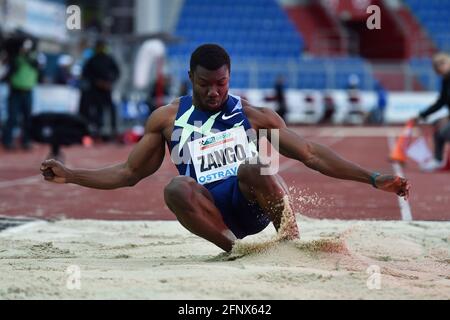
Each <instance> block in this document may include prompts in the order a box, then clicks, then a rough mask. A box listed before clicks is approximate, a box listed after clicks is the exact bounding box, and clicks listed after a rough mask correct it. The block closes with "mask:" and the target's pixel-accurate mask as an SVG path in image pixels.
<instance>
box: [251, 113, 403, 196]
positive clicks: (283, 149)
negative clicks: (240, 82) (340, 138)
mask: <svg viewBox="0 0 450 320" xmlns="http://www.w3.org/2000/svg"><path fill="white" fill-rule="evenodd" d="M252 113H255V115H254V116H253V117H252V118H253V120H254V121H253V122H254V123H256V124H257V126H256V128H255V129H270V131H271V133H270V135H269V136H268V137H267V138H269V139H273V138H274V137H278V139H279V150H278V151H279V152H280V153H281V154H282V155H284V156H286V157H288V158H291V159H296V160H298V161H301V162H303V163H304V164H305V165H306V166H307V167H309V168H311V169H313V170H316V171H319V172H321V173H323V174H324V175H327V176H330V177H333V178H337V179H344V180H353V181H358V182H363V183H368V184H374V186H375V187H377V188H379V189H381V190H385V191H389V192H394V193H396V194H397V195H399V196H404V197H408V192H409V183H408V181H407V180H406V179H404V178H401V177H397V176H393V175H374V173H373V172H371V171H368V170H366V169H364V168H362V167H361V166H359V165H357V164H355V163H353V162H351V161H348V160H346V159H344V158H342V157H340V156H339V155H338V154H336V153H335V152H334V151H333V150H331V149H330V148H328V147H326V146H324V145H321V144H318V143H315V142H311V141H308V140H306V139H303V138H302V137H300V136H299V135H298V134H297V133H295V132H294V131H292V130H290V129H289V128H287V126H286V124H285V123H284V121H283V120H282V119H281V118H280V117H279V116H278V115H277V114H276V113H275V112H273V111H272V110H270V109H264V108H263V109H261V110H257V111H255V110H254V111H252ZM257 113H259V115H258V114H257ZM256 118H257V120H256V121H255V119H256ZM274 129H275V130H274Z"/></svg>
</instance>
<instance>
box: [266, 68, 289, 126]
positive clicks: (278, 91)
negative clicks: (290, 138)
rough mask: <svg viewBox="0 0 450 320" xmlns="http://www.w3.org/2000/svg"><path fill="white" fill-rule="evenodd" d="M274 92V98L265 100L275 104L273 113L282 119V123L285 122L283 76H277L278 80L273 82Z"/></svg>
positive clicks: (270, 97) (285, 109)
mask: <svg viewBox="0 0 450 320" xmlns="http://www.w3.org/2000/svg"><path fill="white" fill-rule="evenodd" d="M274 92H275V95H274V96H269V97H266V98H265V100H266V101H275V102H276V104H277V106H276V110H275V111H276V112H277V113H278V114H279V115H280V117H281V118H283V120H284V121H286V113H287V106H286V95H285V81H284V77H283V76H278V78H277V79H276V80H275V84H274Z"/></svg>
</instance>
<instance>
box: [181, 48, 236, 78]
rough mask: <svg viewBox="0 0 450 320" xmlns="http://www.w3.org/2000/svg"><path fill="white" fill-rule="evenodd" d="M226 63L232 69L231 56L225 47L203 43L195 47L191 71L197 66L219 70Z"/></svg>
mask: <svg viewBox="0 0 450 320" xmlns="http://www.w3.org/2000/svg"><path fill="white" fill-rule="evenodd" d="M224 65H226V66H227V67H228V70H229V71H231V62H230V56H229V55H228V53H227V52H226V51H225V49H224V48H222V47H221V46H219V45H217V44H213V43H207V44H203V45H201V46H200V47H198V48H197V49H195V51H194V52H193V53H192V55H191V62H190V68H191V72H195V68H197V66H202V67H203V68H206V69H208V70H217V69H219V68H221V67H222V66H224Z"/></svg>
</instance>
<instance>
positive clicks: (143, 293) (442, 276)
mask: <svg viewBox="0 0 450 320" xmlns="http://www.w3.org/2000/svg"><path fill="white" fill-rule="evenodd" d="M297 219H298V223H299V226H300V231H301V240H298V241H290V242H283V243H274V242H270V240H271V239H272V238H273V237H274V236H275V232H274V230H273V227H272V226H269V227H268V228H267V229H266V230H265V231H263V232H262V233H261V234H259V235H257V236H253V237H249V238H247V239H245V240H244V241H243V242H242V243H239V244H238V245H237V246H236V247H235V249H234V250H233V252H232V253H231V254H224V253H223V252H222V251H221V250H220V249H219V248H217V247H215V246H214V245H212V244H210V243H208V242H206V241H204V240H202V239H200V238H198V237H196V236H194V235H191V234H190V233H189V232H187V231H186V230H184V229H183V228H182V227H181V226H180V225H179V224H178V223H177V222H167V221H165V222H147V221H146V222H112V221H95V220H63V221H57V222H41V223H33V224H29V225H25V226H24V227H19V228H20V229H14V228H13V229H8V230H6V231H4V232H2V233H0V277H1V281H0V298H1V299H413V298H414V299H450V223H449V222H398V221H395V222H394V221H392V222H375V221H371V222H360V221H334V220H333V221H332V220H311V219H306V218H302V217H298V218H297ZM71 266H72V267H71ZM73 266H75V267H73ZM68 268H69V269H68ZM74 270H75V271H77V270H79V271H80V277H79V280H80V281H79V282H77V281H78V280H74V281H72V282H69V286H68V279H69V280H73V277H74V276H75V277H76V273H74ZM378 271H379V272H380V274H378ZM75 283H76V284H77V285H78V284H80V288H79V289H77V285H74V284H75ZM71 284H72V285H71ZM377 288H378V289H377Z"/></svg>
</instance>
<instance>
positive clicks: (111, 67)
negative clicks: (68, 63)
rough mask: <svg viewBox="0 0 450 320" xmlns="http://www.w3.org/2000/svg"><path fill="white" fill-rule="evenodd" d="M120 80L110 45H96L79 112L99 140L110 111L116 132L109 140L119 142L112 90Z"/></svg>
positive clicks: (87, 66) (84, 74)
mask: <svg viewBox="0 0 450 320" xmlns="http://www.w3.org/2000/svg"><path fill="white" fill-rule="evenodd" d="M119 76H120V70H119V67H118V65H117V63H116V61H115V59H114V58H113V57H112V56H111V55H109V54H108V53H107V47H106V42H105V41H103V40H98V41H97V43H96V44H95V50H94V55H93V56H92V57H91V58H89V59H88V60H87V61H86V64H85V65H84V67H83V71H82V84H81V99H80V109H79V112H80V114H81V115H82V116H83V117H84V118H85V119H86V120H87V121H88V122H89V124H90V126H91V131H93V135H94V136H96V137H99V136H100V135H101V132H102V128H103V125H104V121H103V117H104V112H105V111H107V112H109V114H110V119H111V131H112V132H111V135H110V136H109V138H110V139H111V138H112V139H115V138H117V119H116V117H117V115H116V107H115V105H114V103H113V100H112V90H113V85H114V83H115V82H116V81H117V80H118V79H119Z"/></svg>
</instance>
